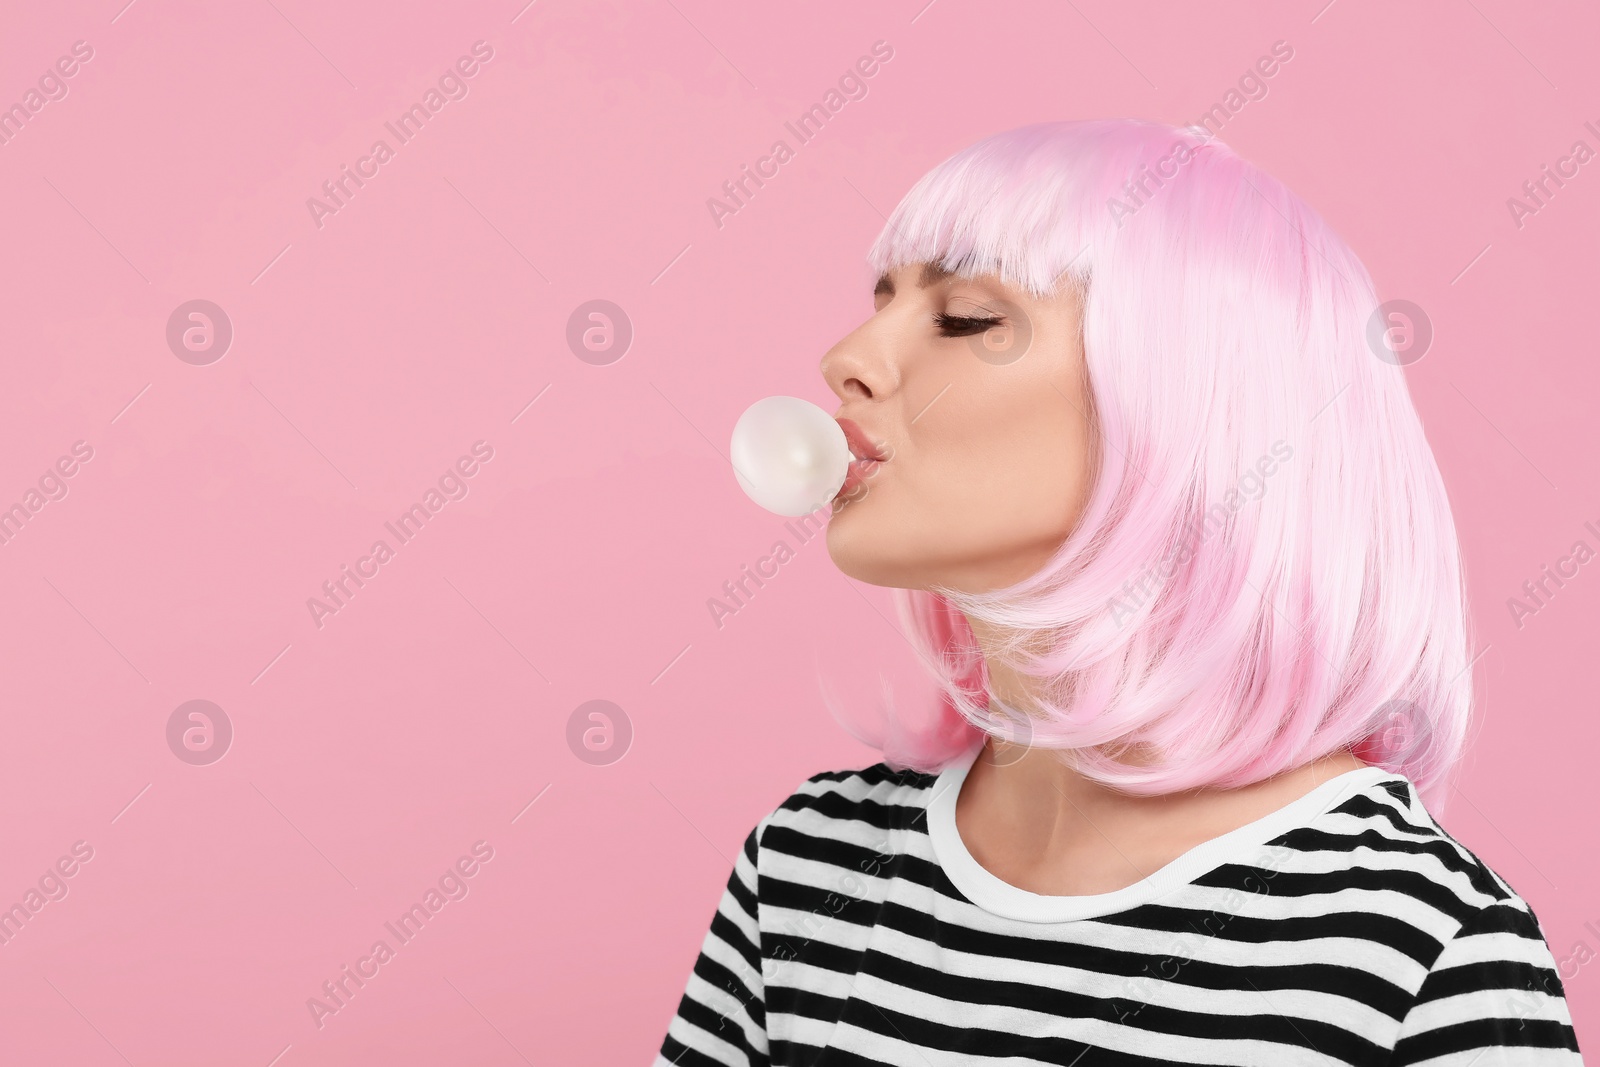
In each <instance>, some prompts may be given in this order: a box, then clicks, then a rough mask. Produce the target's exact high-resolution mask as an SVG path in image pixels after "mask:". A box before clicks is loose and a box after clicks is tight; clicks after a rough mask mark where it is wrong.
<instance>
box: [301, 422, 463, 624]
mask: <svg viewBox="0 0 1600 1067" xmlns="http://www.w3.org/2000/svg"><path fill="white" fill-rule="evenodd" d="M492 459H494V446H493V445H491V444H489V442H487V441H474V442H473V444H472V454H471V455H470V456H461V457H459V458H458V459H457V460H456V461H455V463H454V464H452V465H451V466H449V467H447V468H445V472H444V473H443V474H441V475H439V480H438V482H437V483H436V485H432V486H429V487H428V491H427V492H425V493H423V494H422V499H421V501H419V502H417V503H414V504H412V505H411V507H409V508H407V509H406V510H405V511H402V512H401V513H400V515H399V516H398V517H397V518H396V519H395V520H394V521H393V522H385V523H384V524H383V528H384V529H385V530H388V531H389V533H391V534H392V535H394V539H395V544H394V546H391V545H390V544H389V542H388V541H386V540H384V539H383V538H381V537H380V538H379V539H378V540H376V541H374V542H372V547H371V548H369V549H368V550H367V554H366V555H364V556H361V557H360V558H359V559H357V560H356V562H355V567H354V570H352V569H351V566H350V565H349V564H345V563H342V564H340V565H339V576H338V577H337V578H331V579H329V580H328V581H325V582H323V583H322V592H323V597H325V598H326V599H323V597H314V596H312V597H307V598H306V610H308V611H309V612H311V621H312V623H313V624H314V625H315V626H316V628H317V629H319V630H320V629H322V626H323V620H324V619H325V618H326V617H327V616H329V615H337V614H338V613H339V612H340V611H341V610H343V609H344V608H346V607H349V605H350V601H351V599H353V598H354V597H355V595H356V593H357V592H358V591H359V590H360V589H361V587H362V586H364V585H366V584H367V582H369V581H371V580H372V579H374V578H376V577H377V576H378V574H379V573H380V571H381V569H382V567H383V565H384V564H385V563H388V562H389V561H390V560H392V559H394V557H395V553H396V552H397V551H398V549H399V546H401V545H406V544H409V543H410V542H411V540H412V538H414V537H416V536H417V534H419V533H421V532H422V528H423V526H425V525H427V523H428V521H429V520H430V519H432V518H433V517H434V516H435V515H437V514H439V512H441V511H443V510H444V506H445V504H446V503H448V502H449V501H451V500H464V499H465V498H466V495H467V493H468V492H470V490H471V487H470V486H469V485H468V484H467V483H468V479H470V478H472V477H473V476H474V475H476V474H477V473H478V472H479V471H480V470H482V466H481V464H484V463H488V462H489V461H490V460H492ZM369 568H370V569H369Z"/></svg>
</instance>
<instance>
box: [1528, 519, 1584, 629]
mask: <svg viewBox="0 0 1600 1067" xmlns="http://www.w3.org/2000/svg"><path fill="white" fill-rule="evenodd" d="M1583 528H1584V529H1585V530H1586V531H1588V533H1589V535H1590V536H1591V537H1593V538H1594V539H1595V541H1596V543H1600V527H1596V526H1595V524H1594V523H1593V522H1592V521H1591V522H1585V523H1584V524H1583ZM1594 558H1595V549H1594V547H1593V546H1591V545H1590V544H1589V542H1588V541H1586V540H1584V539H1583V538H1581V537H1580V538H1578V540H1576V541H1574V542H1572V547H1571V548H1569V549H1568V550H1567V554H1566V555H1564V556H1561V557H1559V558H1558V559H1557V560H1556V562H1555V570H1554V573H1551V566H1550V564H1548V563H1546V564H1544V565H1543V567H1541V568H1540V572H1539V574H1540V576H1539V577H1538V578H1530V579H1528V580H1527V581H1525V582H1523V583H1522V593H1523V595H1524V596H1525V597H1526V598H1527V599H1526V600H1519V599H1517V598H1516V597H1514V596H1511V597H1506V609H1507V610H1508V611H1510V612H1511V621H1512V622H1514V623H1516V624H1517V629H1519V630H1520V629H1522V628H1523V627H1524V626H1526V625H1527V619H1528V617H1529V616H1530V615H1537V614H1539V612H1541V611H1543V610H1544V609H1545V608H1546V607H1548V606H1549V604H1550V601H1551V600H1553V599H1555V595H1556V594H1557V593H1558V592H1560V591H1561V590H1562V589H1563V588H1564V587H1565V586H1566V584H1567V582H1570V581H1572V579H1574V578H1576V577H1577V576H1578V574H1579V568H1581V567H1582V566H1583V565H1584V564H1585V563H1588V562H1589V561H1590V560H1592V559H1594Z"/></svg>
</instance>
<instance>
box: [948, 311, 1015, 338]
mask: <svg viewBox="0 0 1600 1067" xmlns="http://www.w3.org/2000/svg"><path fill="white" fill-rule="evenodd" d="M933 321H934V323H935V324H936V325H937V326H938V327H939V332H940V333H942V334H944V336H946V337H971V336H972V335H973V334H979V333H984V332H986V331H988V330H992V329H994V328H995V327H996V326H999V325H1001V324H1003V323H1004V322H1005V321H1006V320H1005V319H1004V318H1003V317H1001V316H973V315H946V314H945V313H944V312H936V313H935V314H934V316H933Z"/></svg>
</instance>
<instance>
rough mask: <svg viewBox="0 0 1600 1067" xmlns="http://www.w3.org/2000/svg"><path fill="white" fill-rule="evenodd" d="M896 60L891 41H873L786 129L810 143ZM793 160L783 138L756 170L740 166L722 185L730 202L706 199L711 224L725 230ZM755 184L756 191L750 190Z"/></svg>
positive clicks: (775, 144) (759, 161)
mask: <svg viewBox="0 0 1600 1067" xmlns="http://www.w3.org/2000/svg"><path fill="white" fill-rule="evenodd" d="M893 58H894V48H893V47H892V46H891V45H890V44H889V42H888V41H881V40H880V41H874V42H872V53H871V54H870V55H864V56H862V57H860V58H859V59H857V60H856V61H855V64H854V65H853V66H851V67H849V68H847V69H846V70H845V72H844V73H843V74H841V75H839V80H838V82H837V83H836V85H837V88H831V89H829V90H828V91H827V92H826V93H824V94H823V96H822V100H821V102H819V103H815V104H812V105H811V106H810V107H809V108H807V109H806V110H805V111H804V112H802V113H801V114H800V117H799V118H798V119H796V120H795V121H794V122H785V123H784V124H783V128H784V129H786V130H788V131H789V133H790V134H792V135H793V136H794V139H795V141H796V142H797V143H798V144H799V145H802V146H803V145H805V144H808V143H809V142H810V141H811V139H812V138H814V137H816V135H817V134H819V133H821V132H822V128H823V127H824V126H826V125H827V124H828V122H829V121H830V120H831V119H832V118H833V117H834V116H835V115H837V114H838V113H839V112H841V111H843V110H844V106H845V104H847V103H849V102H850V101H852V100H862V99H864V98H865V97H866V95H867V81H866V80H867V79H868V78H871V77H872V76H873V75H875V74H877V73H878V70H879V68H880V64H883V63H887V62H889V60H891V59H893ZM794 157H795V149H794V148H791V147H790V146H789V142H788V141H785V140H783V139H782V138H780V139H778V140H776V141H773V142H772V147H771V148H769V149H767V154H766V155H764V156H762V157H761V158H759V159H757V160H756V163H755V167H754V168H753V169H752V168H751V166H750V165H749V164H748V163H741V164H740V165H739V170H740V172H741V173H740V175H739V176H738V177H737V178H730V179H729V180H727V181H725V182H723V183H722V192H723V195H724V196H725V197H726V198H727V199H726V200H722V199H718V198H717V197H714V196H713V197H708V198H706V210H708V211H710V212H711V221H712V222H713V223H715V224H716V227H717V229H719V230H720V229H722V227H723V220H724V219H726V218H727V217H728V216H729V215H737V214H738V213H739V212H740V211H741V210H742V209H743V208H744V207H746V206H747V205H748V204H749V202H750V200H751V199H752V198H753V197H754V196H755V194H756V190H757V189H761V188H763V187H764V186H765V185H766V183H767V182H768V181H771V180H772V179H773V178H776V177H777V176H778V173H779V170H780V168H782V166H783V165H784V164H785V163H788V162H789V161H790V160H791V159H793V158H794ZM769 167H770V169H768V168H769ZM763 179H765V180H763ZM752 185H754V187H755V188H751V186H752Z"/></svg>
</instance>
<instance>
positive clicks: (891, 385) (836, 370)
mask: <svg viewBox="0 0 1600 1067" xmlns="http://www.w3.org/2000/svg"><path fill="white" fill-rule="evenodd" d="M887 318H888V316H887V315H884V314H881V313H880V314H877V315H874V316H873V317H872V318H870V319H868V320H867V321H866V322H864V323H862V324H861V325H860V326H858V327H857V328H856V329H855V330H854V331H852V332H851V333H849V334H848V335H846V336H845V337H844V338H842V339H841V340H840V341H839V343H838V344H836V345H834V346H833V347H832V348H830V349H828V352H827V354H826V355H824V356H823V357H822V364H821V367H820V370H821V371H822V377H823V380H824V381H826V382H827V383H828V388H830V389H832V390H833V392H834V395H835V396H837V397H838V398H839V399H840V400H841V401H842V402H844V403H846V404H848V403H850V402H851V401H858V400H883V399H884V398H885V397H887V396H889V395H890V394H891V393H893V392H894V390H895V389H896V388H897V387H898V386H899V384H900V368H899V364H898V362H897V360H896V358H895V348H894V338H893V334H892V331H891V330H890V329H889V324H888V322H887V321H886V320H887Z"/></svg>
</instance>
